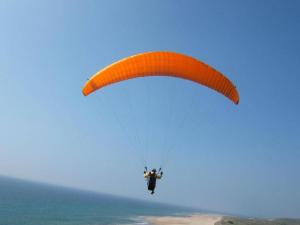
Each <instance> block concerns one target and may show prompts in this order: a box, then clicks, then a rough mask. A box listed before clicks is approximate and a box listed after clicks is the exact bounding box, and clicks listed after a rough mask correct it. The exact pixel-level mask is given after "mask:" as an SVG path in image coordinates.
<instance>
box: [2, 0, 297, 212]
mask: <svg viewBox="0 0 300 225" xmlns="http://www.w3.org/2000/svg"><path fill="white" fill-rule="evenodd" d="M299 11H300V5H299V3H298V2H297V1H284V2H283V1H272V2H271V1H230V2H226V3H225V2H224V1H176V2H175V1H158V0H155V1H138V0H137V1H76V2H72V3H71V2H70V1H0V29H1V30H0V32H1V35H0V68H1V69H0V84H1V89H0V93H1V94H0V104H1V116H0V124H1V129H0V158H1V163H0V174H3V175H8V176H15V177H20V178H25V179H31V180H37V181H43V182H48V183H54V184H60V185H66V186H72V187H78V188H84V189H89V190H95V191H99V192H105V193H113V194H118V195H124V196H130V197H137V198H143V199H147V200H152V199H154V200H156V201H164V202H169V203H177V204H183V205H189V206H195V207H199V208H205V209H212V210H217V211H225V212H231V213H239V214H245V215H253V216H270V217H273V216H275V217H300V214H299V212H300V192H299V190H300V173H299V171H300V163H299V160H300V143H299V133H300V128H299V125H300V120H299V115H300V107H299V105H300V103H299V97H300V89H299V82H300V78H299V72H300V69H299V59H300V53H299V52H300V45H299V39H300V27H299V26H300V25H299V24H300V21H299V20H300V18H299ZM155 50H169V51H175V52H180V53H184V54H187V55H191V56H193V57H195V58H198V59H200V60H202V61H204V62H205V63H207V64H209V65H211V66H213V67H215V68H216V69H218V70H219V71H221V72H222V73H224V74H225V75H227V76H228V77H229V78H230V79H231V80H232V81H233V82H234V83H235V84H236V86H237V88H238V90H239V92H240V97H241V101H240V105H238V106H235V105H233V104H232V103H231V102H230V101H228V100H227V99H225V98H224V97H223V96H221V95H219V94H217V93H215V92H213V91H211V90H209V89H206V88H204V87H200V86H198V85H196V84H194V83H191V82H188V81H183V80H177V79H166V78H148V79H137V80H132V81H127V82H123V83H120V84H116V85H113V86H111V87H108V88H105V89H103V91H102V92H98V93H96V94H94V95H91V96H89V97H83V96H82V94H81V88H82V86H83V85H84V83H85V81H86V79H87V78H88V77H90V76H91V75H92V74H93V73H95V72H96V71H98V70H99V69H101V68H102V67H104V66H106V65H108V64H110V63H112V62H114V61H116V60H119V59H121V58H123V57H126V56H129V55H132V54H136V53H140V52H145V51H155ZM120 120H121V121H122V122H121V124H120V122H118V121H120ZM168 149H169V150H168ZM162 155H166V159H167V160H166V163H165V164H163V166H164V170H165V178H164V180H162V181H161V182H160V183H159V185H158V190H157V195H156V196H154V197H153V196H149V195H148V193H146V190H145V182H144V180H143V178H142V171H143V168H142V167H143V162H142V161H141V158H143V157H145V158H146V159H147V161H148V164H149V167H151V166H159V165H160V163H161V160H162V158H163V157H162Z"/></svg>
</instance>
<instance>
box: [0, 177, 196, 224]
mask: <svg viewBox="0 0 300 225" xmlns="http://www.w3.org/2000/svg"><path fill="white" fill-rule="evenodd" d="M193 212H194V211H193V210H192V209H187V208H183V207H177V206H171V205H167V204H159V203H151V202H146V201H140V200H134V199H129V198H122V197H115V196H111V195H105V194H98V193H93V192H88V191H80V190H76V189H71V188H64V187H57V186H52V185H46V184H39V183H34V182H28V181H23V180H18V179H14V178H7V177H0V225H111V224H114V225H117V224H147V223H146V222H144V221H143V216H164V215H182V214H189V213H193Z"/></svg>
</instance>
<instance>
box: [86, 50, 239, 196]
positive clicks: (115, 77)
mask: <svg viewBox="0 0 300 225" xmlns="http://www.w3.org/2000/svg"><path fill="white" fill-rule="evenodd" d="M149 76H167V77H176V78H181V79H185V80H190V81H193V82H196V83H197V84H200V85H202V86H205V87H208V88H210V89H213V90H215V91H217V92H219V93H220V94H222V95H223V96H225V97H226V98H228V99H229V100H231V101H232V102H233V103H234V104H238V103H239V93H238V91H237V89H236V87H235V86H234V84H233V83H232V82H231V81H230V80H229V79H228V78H227V77H225V76H224V75H223V74H222V73H220V72H218V71H217V70H215V69H214V68H212V67H210V66H209V65H207V64H205V63H203V62H201V61H199V60H197V59H195V58H193V57H190V56H187V55H184V54H180V53H175V52H164V51H158V52H145V53H140V54H136V55H133V56H129V57H126V58H124V59H121V60H119V61H117V62H115V63H112V64H110V65H108V66H106V67H105V68H103V69H102V70H100V71H98V72H97V73H96V74H94V75H93V76H92V77H90V78H89V79H88V81H87V82H86V84H85V85H84V87H83V89H82V93H83V95H84V96H88V95H90V94H91V93H93V92H95V91H97V90H99V89H102V88H104V87H107V86H109V85H111V84H114V83H117V82H121V81H124V80H129V79H134V78H139V77H149ZM145 168H146V167H145ZM162 174H163V173H162V171H161V170H159V172H158V173H156V170H155V169H153V170H152V171H151V172H148V171H147V169H146V170H145V171H144V177H145V178H147V180H148V183H147V186H148V190H150V191H151V194H154V189H155V187H156V179H160V178H161V177H162Z"/></svg>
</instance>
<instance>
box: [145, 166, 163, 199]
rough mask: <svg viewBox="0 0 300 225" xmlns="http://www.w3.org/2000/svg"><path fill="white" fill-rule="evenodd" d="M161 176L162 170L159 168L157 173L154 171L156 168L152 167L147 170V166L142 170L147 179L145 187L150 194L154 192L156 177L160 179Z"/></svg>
mask: <svg viewBox="0 0 300 225" xmlns="http://www.w3.org/2000/svg"><path fill="white" fill-rule="evenodd" d="M162 176H163V171H162V170H161V168H159V170H158V173H156V169H155V168H153V169H152V170H151V171H149V172H148V169H147V167H145V170H144V177H145V178H146V179H147V187H148V190H149V191H151V192H150V194H152V195H153V194H154V190H155V187H156V179H161V178H162Z"/></svg>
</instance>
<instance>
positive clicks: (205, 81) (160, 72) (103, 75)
mask: <svg viewBox="0 0 300 225" xmlns="http://www.w3.org/2000/svg"><path fill="white" fill-rule="evenodd" d="M144 76H171V77H178V78H183V79H186V80H191V81H194V82H196V83H198V84H201V85H204V86H207V87H209V88H211V89H214V90H216V91H218V92H220V93H221V94H223V95H224V96H226V97H227V98H229V99H230V100H231V101H233V102H234V103H235V104H238V103H239V94H238V92H237V89H236V88H235V86H234V85H233V84H232V83H231V81H230V80H229V79H228V78H226V77H225V76H224V75H223V74H221V73H220V72H218V71H217V70H215V69H214V68H212V67H210V66H208V65H206V64H205V63H203V62H201V61H199V60H197V59H195V58H192V57H190V56H186V55H183V54H179V53H175V52H146V53H141V54H137V55H133V56H129V57H127V58H124V59H122V60H120V61H117V62H115V63H113V64H111V65H109V66H107V67H105V68H103V69H102V70H100V71H99V72H97V73H96V74H95V75H93V76H92V77H91V78H90V79H89V80H88V81H87V82H86V84H85V86H84V87H83V90H82V93H83V94H84V95H85V96H87V95H89V94H90V93H92V92H94V91H96V90H98V89H100V88H102V87H105V86H107V85H110V84H113V83H116V82H119V81H123V80H128V79H132V78H136V77H144Z"/></svg>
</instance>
